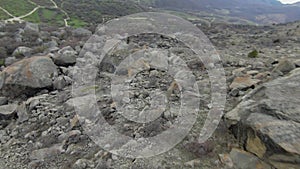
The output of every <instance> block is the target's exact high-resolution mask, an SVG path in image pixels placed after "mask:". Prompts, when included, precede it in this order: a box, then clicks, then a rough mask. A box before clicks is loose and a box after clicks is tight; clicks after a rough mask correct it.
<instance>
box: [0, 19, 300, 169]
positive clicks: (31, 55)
mask: <svg viewBox="0 0 300 169" xmlns="http://www.w3.org/2000/svg"><path fill="white" fill-rule="evenodd" d="M299 25H300V23H299V22H295V23H290V24H286V25H277V26H265V27H256V26H241V25H223V24H216V25H212V26H211V27H205V26H202V27H200V29H201V30H203V32H204V33H205V34H206V35H207V36H208V37H209V39H210V40H211V41H212V43H213V44H214V45H215V47H216V48H217V50H218V52H219V53H220V55H221V58H222V60H223V65H224V68H225V71H226V78H227V84H226V86H227V87H228V92H227V105H226V115H225V116H224V118H223V120H222V121H221V123H220V125H219V128H218V129H217V130H216V132H215V133H214V135H213V136H212V137H211V138H210V139H209V140H208V141H207V142H205V143H202V144H199V143H198V142H197V140H196V139H197V137H198V135H199V132H200V130H201V128H202V126H203V123H204V119H205V117H206V116H207V112H208V111H209V109H210V101H209V100H210V97H211V95H210V94H211V93H210V84H209V83H210V81H209V79H208V74H207V72H206V70H205V67H203V64H202V63H201V61H200V60H197V59H194V57H195V56H194V54H193V52H191V51H190V50H189V49H188V48H187V47H186V46H184V44H182V43H180V42H178V41H176V40H174V39H172V38H170V37H164V36H160V35H156V34H145V35H138V36H132V37H129V38H128V39H125V40H124V41H122V42H121V43H120V45H119V46H118V48H115V49H113V50H112V51H110V52H109V53H108V55H107V56H105V58H104V60H103V61H102V63H101V64H99V70H98V71H99V72H102V73H99V75H98V76H97V79H96V82H97V83H96V86H91V87H90V88H86V89H84V90H83V91H89V90H95V91H96V95H97V103H98V107H99V108H100V109H101V110H102V115H103V116H104V117H105V120H106V121H107V122H108V123H109V124H110V125H113V126H114V128H115V129H116V130H117V131H118V132H119V133H122V134H124V135H127V136H129V137H132V138H142V137H151V136H155V135H157V134H159V133H161V132H162V131H165V130H166V129H168V128H169V127H170V125H171V124H172V122H174V120H175V119H176V117H177V116H178V114H177V113H178V112H177V111H176V109H175V110H172V111H169V112H166V113H164V114H163V115H162V116H161V117H159V118H158V119H157V120H155V121H153V122H151V123H147V124H146V125H139V124H136V123H133V122H131V121H128V120H126V119H125V118H124V117H122V116H121V115H120V114H119V113H118V112H117V109H116V105H115V104H114V103H113V101H112V98H111V97H110V96H109V94H108V93H109V92H110V90H111V84H110V83H111V78H110V74H111V73H114V72H115V65H118V64H120V62H121V61H122V60H123V59H124V58H126V57H127V56H128V55H130V54H132V53H135V52H136V51H138V50H145V49H149V50H154V49H155V50H164V51H167V52H169V53H173V54H176V55H178V56H180V57H182V58H183V59H184V60H185V61H186V62H187V65H188V66H189V68H190V69H191V70H192V72H193V74H194V75H196V81H197V84H198V86H199V92H200V93H201V96H200V98H199V99H200V102H201V107H200V111H199V112H198V118H197V122H196V124H195V125H194V127H193V128H192V130H191V132H190V133H189V134H188V136H187V137H186V138H185V139H184V140H183V141H182V142H181V143H179V144H178V145H177V146H176V147H174V148H173V149H172V150H170V151H168V152H167V153H164V154H161V155H158V156H155V157H152V158H148V159H127V158H123V157H119V156H116V155H114V154H111V153H108V152H106V151H105V150H103V149H102V148H101V147H99V146H98V145H97V144H95V143H94V142H93V141H92V140H91V139H90V138H89V137H88V135H87V134H86V133H85V131H84V130H83V128H82V126H81V124H80V123H79V119H78V116H77V115H76V111H75V110H74V107H73V103H72V101H77V102H78V103H79V104H84V105H88V104H89V102H88V100H82V99H81V100H78V99H77V100H76V98H72V82H73V80H74V74H73V73H74V71H75V70H76V65H75V63H76V62H84V60H82V57H81V55H80V52H82V49H85V48H86V46H85V45H84V44H85V42H86V41H87V40H88V39H89V37H90V36H91V35H92V32H91V31H90V30H87V29H83V28H78V29H73V28H59V29H57V28H52V27H49V26H45V25H36V24H31V23H26V24H16V25H14V24H13V25H6V24H2V25H1V27H0V35H1V37H0V38H1V39H0V42H1V44H2V45H1V51H0V52H1V66H2V67H1V73H0V89H1V90H0V91H1V97H0V145H1V146H0V157H1V158H0V168H3V169H4V168H5V169H14V168H20V169H23V168H24V169H26V168H30V169H33V168H53V169H55V168H59V169H68V168H74V169H84V168H99V169H104V168H149V169H153V168H178V169H179V168H207V169H211V168H224V169H228V168H236V169H247V168H249V169H253V168H256V169H262V168H263V169H265V168H270V169H271V168H279V169H281V168H282V169H286V168H293V169H297V168H299V166H300V156H299V155H300V153H299V151H300V150H299V148H300V145H299V141H300V135H299V132H298V131H299V128H300V126H299V123H300V122H299V115H300V112H299V100H300V98H299V94H300V93H299V67H300V61H299V59H300V57H299V56H300V47H299V43H300V26H299ZM100 45H101V44H100ZM255 51H256V52H255ZM249 53H251V54H249ZM161 63H162V64H163V62H161ZM144 65H145V67H146V68H145V70H144V71H143V72H142V73H140V74H137V75H136V78H134V80H132V81H131V84H130V85H132V88H133V90H134V91H135V92H136V93H135V95H134V97H135V98H136V100H137V103H135V105H140V104H143V101H144V99H147V93H148V92H149V91H151V88H158V87H159V88H160V89H161V90H163V91H165V92H168V88H169V86H170V85H171V84H172V81H173V79H172V78H171V77H169V76H168V74H166V73H165V72H164V71H159V70H156V69H155V68H153V67H151V64H149V65H148V66H147V64H146V63H144ZM199 68H201V69H199ZM224 85H225V84H224ZM137 89H138V90H137ZM179 98H180V92H179V91H178V90H176V89H175V90H174V91H173V92H172V94H171V95H170V99H169V100H170V102H169V103H170V104H172V105H173V106H175V107H176V105H178V99H179Z"/></svg>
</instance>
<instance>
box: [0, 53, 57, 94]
mask: <svg viewBox="0 0 300 169" xmlns="http://www.w3.org/2000/svg"><path fill="white" fill-rule="evenodd" d="M55 75H57V67H56V66H55V64H54V63H53V61H52V60H51V59H50V58H49V57H47V56H35V57H31V58H26V59H23V60H21V61H19V62H16V63H14V64H13V65H11V66H9V67H7V68H5V69H4V70H3V71H2V72H1V73H0V89H1V90H2V93H3V94H4V95H8V96H15V95H18V94H22V93H24V94H26V93H32V92H34V90H33V89H42V88H47V87H51V86H52V78H53V77H54V76H55ZM1 82H2V83H1ZM1 84H2V85H1Z"/></svg>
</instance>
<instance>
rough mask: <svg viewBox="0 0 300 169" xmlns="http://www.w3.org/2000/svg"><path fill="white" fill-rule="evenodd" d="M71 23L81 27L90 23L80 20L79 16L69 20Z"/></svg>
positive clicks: (73, 25)
mask: <svg viewBox="0 0 300 169" xmlns="http://www.w3.org/2000/svg"><path fill="white" fill-rule="evenodd" d="M68 23H69V25H70V26H72V27H74V28H79V27H84V26H87V25H88V23H86V22H84V21H82V20H80V19H77V18H71V19H70V20H69V21H68Z"/></svg>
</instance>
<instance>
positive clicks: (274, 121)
mask: <svg viewBox="0 0 300 169" xmlns="http://www.w3.org/2000/svg"><path fill="white" fill-rule="evenodd" d="M299 86H300V69H299V68H298V69H295V70H293V71H292V72H290V74H289V75H288V76H285V77H281V78H278V79H275V80H273V81H270V82H268V83H265V84H263V85H262V86H261V87H259V88H257V89H255V90H253V91H252V92H250V93H249V94H248V95H246V96H245V97H243V99H242V101H241V102H240V103H239V104H238V105H237V106H236V107H235V108H234V109H233V110H231V111H230V112H228V113H227V114H226V115H225V117H226V119H227V120H228V122H229V124H230V125H231V127H232V129H233V132H234V133H235V134H236V135H237V137H238V138H240V140H241V142H242V144H244V145H245V147H246V149H247V150H248V151H250V152H252V153H253V154H256V155H257V156H259V157H263V156H265V154H272V153H278V152H284V153H285V154H286V153H288V154H293V155H297V157H298V160H299V161H300V132H299V131H300V111H299V110H300V88H299ZM238 131H243V132H238ZM249 133H252V134H249Z"/></svg>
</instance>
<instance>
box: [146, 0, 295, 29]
mask: <svg viewBox="0 0 300 169" xmlns="http://www.w3.org/2000/svg"><path fill="white" fill-rule="evenodd" d="M145 1H146V0H144V1H142V2H145ZM150 1H151V3H150V4H151V5H153V7H156V8H163V9H169V10H180V11H194V12H199V11H200V12H210V13H212V14H216V15H224V14H225V15H227V16H230V17H239V18H243V19H247V20H250V21H253V22H256V23H260V24H272V23H285V22H292V21H296V20H300V8H299V7H298V6H290V5H284V4H282V3H281V2H279V1H277V0H185V1H182V0H150ZM148 4H149V2H148ZM220 10H221V11H222V13H220V12H219V11H220ZM224 10H225V11H226V12H225V13H224Z"/></svg>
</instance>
